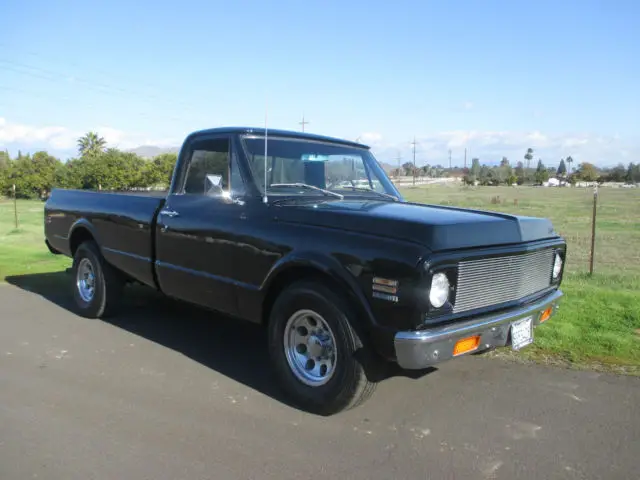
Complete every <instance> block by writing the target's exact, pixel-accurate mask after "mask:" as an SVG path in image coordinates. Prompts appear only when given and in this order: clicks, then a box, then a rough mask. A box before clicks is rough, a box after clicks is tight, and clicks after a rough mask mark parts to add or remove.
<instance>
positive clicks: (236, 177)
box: [231, 155, 247, 195]
mask: <svg viewBox="0 0 640 480" xmlns="http://www.w3.org/2000/svg"><path fill="white" fill-rule="evenodd" d="M231 193H232V194H233V195H244V194H246V193H247V190H246V188H245V186H244V181H243V180H242V175H241V174H240V167H239V166H238V155H233V156H232V158H231Z"/></svg>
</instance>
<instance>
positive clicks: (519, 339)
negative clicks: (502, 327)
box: [511, 317, 533, 350]
mask: <svg viewBox="0 0 640 480" xmlns="http://www.w3.org/2000/svg"><path fill="white" fill-rule="evenodd" d="M532 325H533V317H527V318H523V319H522V320H518V321H517V322H513V323H512V324H511V348H512V349H513V350H520V349H521V348H522V347H526V346H527V345H529V344H530V343H533V329H532Z"/></svg>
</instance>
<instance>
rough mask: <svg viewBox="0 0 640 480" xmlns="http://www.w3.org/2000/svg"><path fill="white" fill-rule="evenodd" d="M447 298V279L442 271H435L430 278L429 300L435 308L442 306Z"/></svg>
mask: <svg viewBox="0 0 640 480" xmlns="http://www.w3.org/2000/svg"><path fill="white" fill-rule="evenodd" d="M448 298H449V279H447V276H446V275H445V274H444V273H436V274H435V275H434V276H433V278H432V279H431V290H429V301H430V302H431V305H433V306H434V307H435V308H440V307H441V306H443V305H444V304H445V303H446V301H447V299H448Z"/></svg>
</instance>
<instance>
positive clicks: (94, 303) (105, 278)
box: [71, 241, 125, 318]
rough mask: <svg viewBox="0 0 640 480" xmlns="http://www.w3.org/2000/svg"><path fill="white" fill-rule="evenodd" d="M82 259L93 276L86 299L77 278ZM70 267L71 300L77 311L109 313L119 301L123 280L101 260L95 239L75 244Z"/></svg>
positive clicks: (101, 315)
mask: <svg viewBox="0 0 640 480" xmlns="http://www.w3.org/2000/svg"><path fill="white" fill-rule="evenodd" d="M85 262H88V263H89V264H90V267H91V269H92V271H93V276H94V282H93V285H94V287H93V295H92V297H91V298H90V299H88V298H86V296H85V298H83V295H82V294H81V288H80V286H79V283H80V282H79V279H78V269H79V267H80V266H81V265H83V264H84V263H85ZM71 268H72V279H73V280H72V288H73V299H74V301H75V304H76V309H77V310H78V313H79V314H80V315H82V316H83V317H87V318H104V317H108V316H111V315H113V314H114V313H115V311H116V310H117V307H118V306H119V304H120V299H121V297H122V293H123V288H124V284H125V282H124V281H123V280H122V278H121V276H120V275H119V273H118V272H117V271H116V270H115V269H114V268H113V267H112V266H111V265H109V264H108V263H107V262H106V261H105V259H104V257H103V256H102V254H101V253H100V250H99V249H98V246H97V245H96V244H95V242H93V241H87V242H84V243H82V244H81V245H80V246H79V247H78V249H77V250H76V253H75V255H74V256H73V265H72V267H71Z"/></svg>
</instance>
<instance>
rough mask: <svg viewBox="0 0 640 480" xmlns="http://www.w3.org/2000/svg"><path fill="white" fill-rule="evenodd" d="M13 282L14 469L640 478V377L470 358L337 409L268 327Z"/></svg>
mask: <svg viewBox="0 0 640 480" xmlns="http://www.w3.org/2000/svg"><path fill="white" fill-rule="evenodd" d="M11 282H12V283H13V284H14V285H5V286H0V479H2V480H22V479H31V478H45V479H47V480H57V479H60V480H63V479H64V480H75V479H78V480H89V479H109V480H112V479H136V480H141V479H153V480H158V479H171V480H177V479H189V480H195V479H235V478H242V479H249V478H259V479H267V478H273V479H279V480H281V479H282V480H284V479H290V478H301V479H302V478H304V479H308V478H358V479H392V478H398V479H399V478H403V479H404V478H407V479H417V478H430V479H467V478H478V479H492V478H496V479H515V478H518V479H521V478H522V479H545V480H550V479H573V478H580V479H582V478H593V479H625V480H630V479H635V478H640V461H638V457H639V455H640V406H639V402H638V400H639V399H640V381H639V380H638V379H637V378H630V377H616V376H609V375H604V374H598V373H589V372H575V371H566V370H561V369H551V368H543V367H537V366H526V365H516V364H511V363H507V362H504V361H501V360H495V359H486V358H482V357H470V358H464V359H459V360H456V361H452V362H449V363H447V364H444V365H443V366H442V367H441V368H440V369H438V370H436V371H434V372H432V373H430V374H428V375H426V376H424V377H422V378H419V379H409V378H401V377H396V378H392V379H389V380H387V381H385V382H383V383H382V384H381V385H380V386H379V388H378V390H377V392H376V394H375V395H374V397H373V398H372V399H371V400H369V401H368V402H367V403H366V404H365V405H363V406H361V407H360V408H358V409H355V410H351V411H349V412H346V413H343V414H340V415H338V416H334V417H330V418H322V417H316V416H312V415H309V414H306V413H303V412H300V411H299V410H296V409H295V408H292V407H291V406H289V405H288V404H287V403H286V402H285V401H283V399H282V398H281V396H280V395H279V393H278V391H277V390H276V389H275V388H274V387H273V386H272V385H273V384H272V381H271V379H270V376H269V375H270V374H269V368H268V366H267V364H266V350H265V348H264V341H263V337H262V335H261V332H260V330H258V329H256V328H253V327H251V326H248V325H244V324H237V323H234V322H231V321H229V320H225V319H217V318H213V317H212V316H211V315H210V314H207V313H204V312H199V311H196V310H193V309H189V308H184V307H183V306H182V305H179V304H177V303H174V302H170V301H166V300H162V299H160V298H158V297H157V296H154V295H142V296H133V298H131V305H129V307H128V313H126V314H124V315H122V316H119V317H118V318H117V319H115V320H113V321H111V322H110V323H107V322H103V321H91V320H87V319H83V318H81V317H78V316H76V315H74V314H73V313H71V312H70V311H69V310H67V308H66V307H67V306H68V302H69V296H68V294H67V293H66V289H65V288H64V285H63V283H62V282H66V279H64V277H63V276H61V275H58V276H55V275H53V276H51V277H50V278H47V276H37V275H36V276H33V277H31V278H29V277H23V278H21V279H12V280H11ZM52 282H54V283H56V284H57V285H58V287H57V288H53V289H51V288H50V287H46V288H45V287H44V285H50V284H51V283H52ZM27 289H30V290H32V291H27ZM129 297H132V296H131V295H129Z"/></svg>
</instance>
